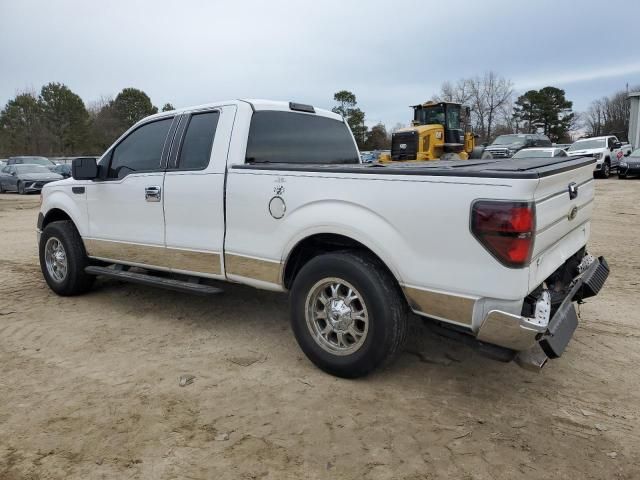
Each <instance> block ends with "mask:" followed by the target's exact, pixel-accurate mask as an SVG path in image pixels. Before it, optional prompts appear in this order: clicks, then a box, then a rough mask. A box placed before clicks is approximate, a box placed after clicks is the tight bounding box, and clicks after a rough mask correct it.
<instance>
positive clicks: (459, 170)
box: [231, 157, 595, 178]
mask: <svg viewBox="0 0 640 480" xmlns="http://www.w3.org/2000/svg"><path fill="white" fill-rule="evenodd" d="M592 163H595V160H594V159H593V157H566V158H564V157H555V158H549V157H544V158H515V159H514V158H507V159H501V160H496V159H486V160H434V161H428V162H398V163H393V162H391V163H362V164H358V165H354V164H349V165H333V164H332V165H319V164H309V163H248V164H244V165H233V166H232V167H231V168H233V169H242V170H245V169H249V170H271V171H292V172H318V173H320V172H322V173H370V174H376V175H425V176H447V177H481V178H542V177H547V176H549V175H554V174H556V173H561V172H566V171H567V170H573V169H576V168H579V167H583V166H585V165H589V164H592Z"/></svg>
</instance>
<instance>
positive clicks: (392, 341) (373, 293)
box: [290, 251, 408, 378]
mask: <svg viewBox="0 0 640 480" xmlns="http://www.w3.org/2000/svg"><path fill="white" fill-rule="evenodd" d="M329 279H340V280H342V281H344V282H348V283H349V284H351V285H352V286H353V287H354V289H355V290H356V291H357V293H359V294H360V296H361V297H362V305H363V306H365V307H366V310H367V312H368V331H367V333H366V335H364V338H363V339H362V340H361V343H360V346H359V347H358V348H357V350H355V351H354V352H352V353H348V354H343V355H338V354H335V353H331V352H329V351H327V349H326V347H323V346H322V345H321V343H322V340H320V339H318V340H317V339H316V337H315V336H314V334H313V333H312V327H310V326H309V325H308V324H307V309H308V307H309V306H308V305H307V301H308V298H313V292H314V291H316V290H314V286H317V285H318V284H320V283H321V282H323V281H325V280H329ZM356 302H360V300H356ZM312 303H313V302H312V301H309V304H310V305H311V304H312ZM351 303H353V302H351ZM318 305H322V303H320V304H318ZM290 307H291V326H292V329H293V333H294V334H295V337H296V340H297V341H298V344H299V345H300V348H301V349H302V351H303V352H304V353H305V354H306V356H307V357H308V358H309V360H311V361H312V362H313V363H314V364H315V365H316V366H318V367H319V368H320V369H322V370H324V371H325V372H327V373H330V374H332V375H336V376H338V377H344V378H356V377H361V376H364V375H366V374H368V373H370V372H371V371H372V370H374V369H375V368H377V367H379V366H381V365H382V364H385V363H387V362H390V361H391V360H392V359H393V358H394V357H395V355H396V354H397V353H398V352H399V350H400V349H401V347H402V344H403V343H404V340H405V338H406V332H407V324H408V306H407V302H406V301H405V299H404V297H403V295H402V292H401V291H400V288H399V286H398V285H397V283H396V281H395V279H394V278H393V277H392V275H391V274H390V273H389V271H388V270H387V269H386V268H385V267H384V266H383V265H382V264H381V263H380V262H379V261H378V260H377V259H376V258H375V257H373V256H372V255H370V254H367V253H358V252H350V251H345V252H337V253H327V254H322V255H319V256H317V257H315V258H313V259H311V260H310V261H309V262H307V263H306V264H305V265H304V266H303V267H302V269H301V270H300V272H299V273H298V275H297V276H296V278H295V281H294V283H293V288H292V289H291V297H290ZM327 311H329V310H328V309H327ZM350 316H351V313H349V317H350ZM311 322H313V320H311ZM325 323H326V325H329V322H328V320H325ZM330 335H331V334H330ZM347 335H348V334H347ZM352 338H355V337H353V336H352ZM325 345H326V344H325Z"/></svg>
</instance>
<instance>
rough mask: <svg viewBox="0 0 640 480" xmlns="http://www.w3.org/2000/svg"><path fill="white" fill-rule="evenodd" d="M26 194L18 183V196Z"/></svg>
mask: <svg viewBox="0 0 640 480" xmlns="http://www.w3.org/2000/svg"><path fill="white" fill-rule="evenodd" d="M25 193H26V192H25V191H24V185H23V184H22V182H18V194H19V195H24V194H25Z"/></svg>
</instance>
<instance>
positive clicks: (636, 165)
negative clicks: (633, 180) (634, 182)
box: [618, 148, 640, 178]
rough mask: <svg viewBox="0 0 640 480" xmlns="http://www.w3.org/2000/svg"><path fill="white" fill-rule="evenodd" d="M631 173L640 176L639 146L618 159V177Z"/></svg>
mask: <svg viewBox="0 0 640 480" xmlns="http://www.w3.org/2000/svg"><path fill="white" fill-rule="evenodd" d="M632 175H635V176H640V148H637V149H635V150H634V151H633V152H631V153H630V154H629V155H627V156H626V157H623V158H621V159H620V165H619V166H618V178H627V177H630V176H632Z"/></svg>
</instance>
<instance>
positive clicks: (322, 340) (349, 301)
mask: <svg viewBox="0 0 640 480" xmlns="http://www.w3.org/2000/svg"><path fill="white" fill-rule="evenodd" d="M305 307H306V308H305V317H306V321H307V327H308V328H309V331H310V332H311V336H312V337H313V339H314V340H315V342H316V343H317V344H318V345H319V346H320V348H322V349H323V350H324V351H326V352H329V353H331V354H333V355H350V354H352V353H354V352H356V351H357V350H358V349H360V348H361V347H362V345H363V344H364V342H365V340H366V338H367V333H368V332H369V312H368V310H367V306H366V304H365V303H364V300H363V298H362V295H360V292H358V290H356V289H355V288H354V286H353V285H351V284H350V283H349V282H346V281H345V280H342V279H340V278H325V279H323V280H320V281H319V282H317V283H316V284H315V285H314V286H313V287H312V288H311V290H310V291H309V295H307V300H306V304H305Z"/></svg>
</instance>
